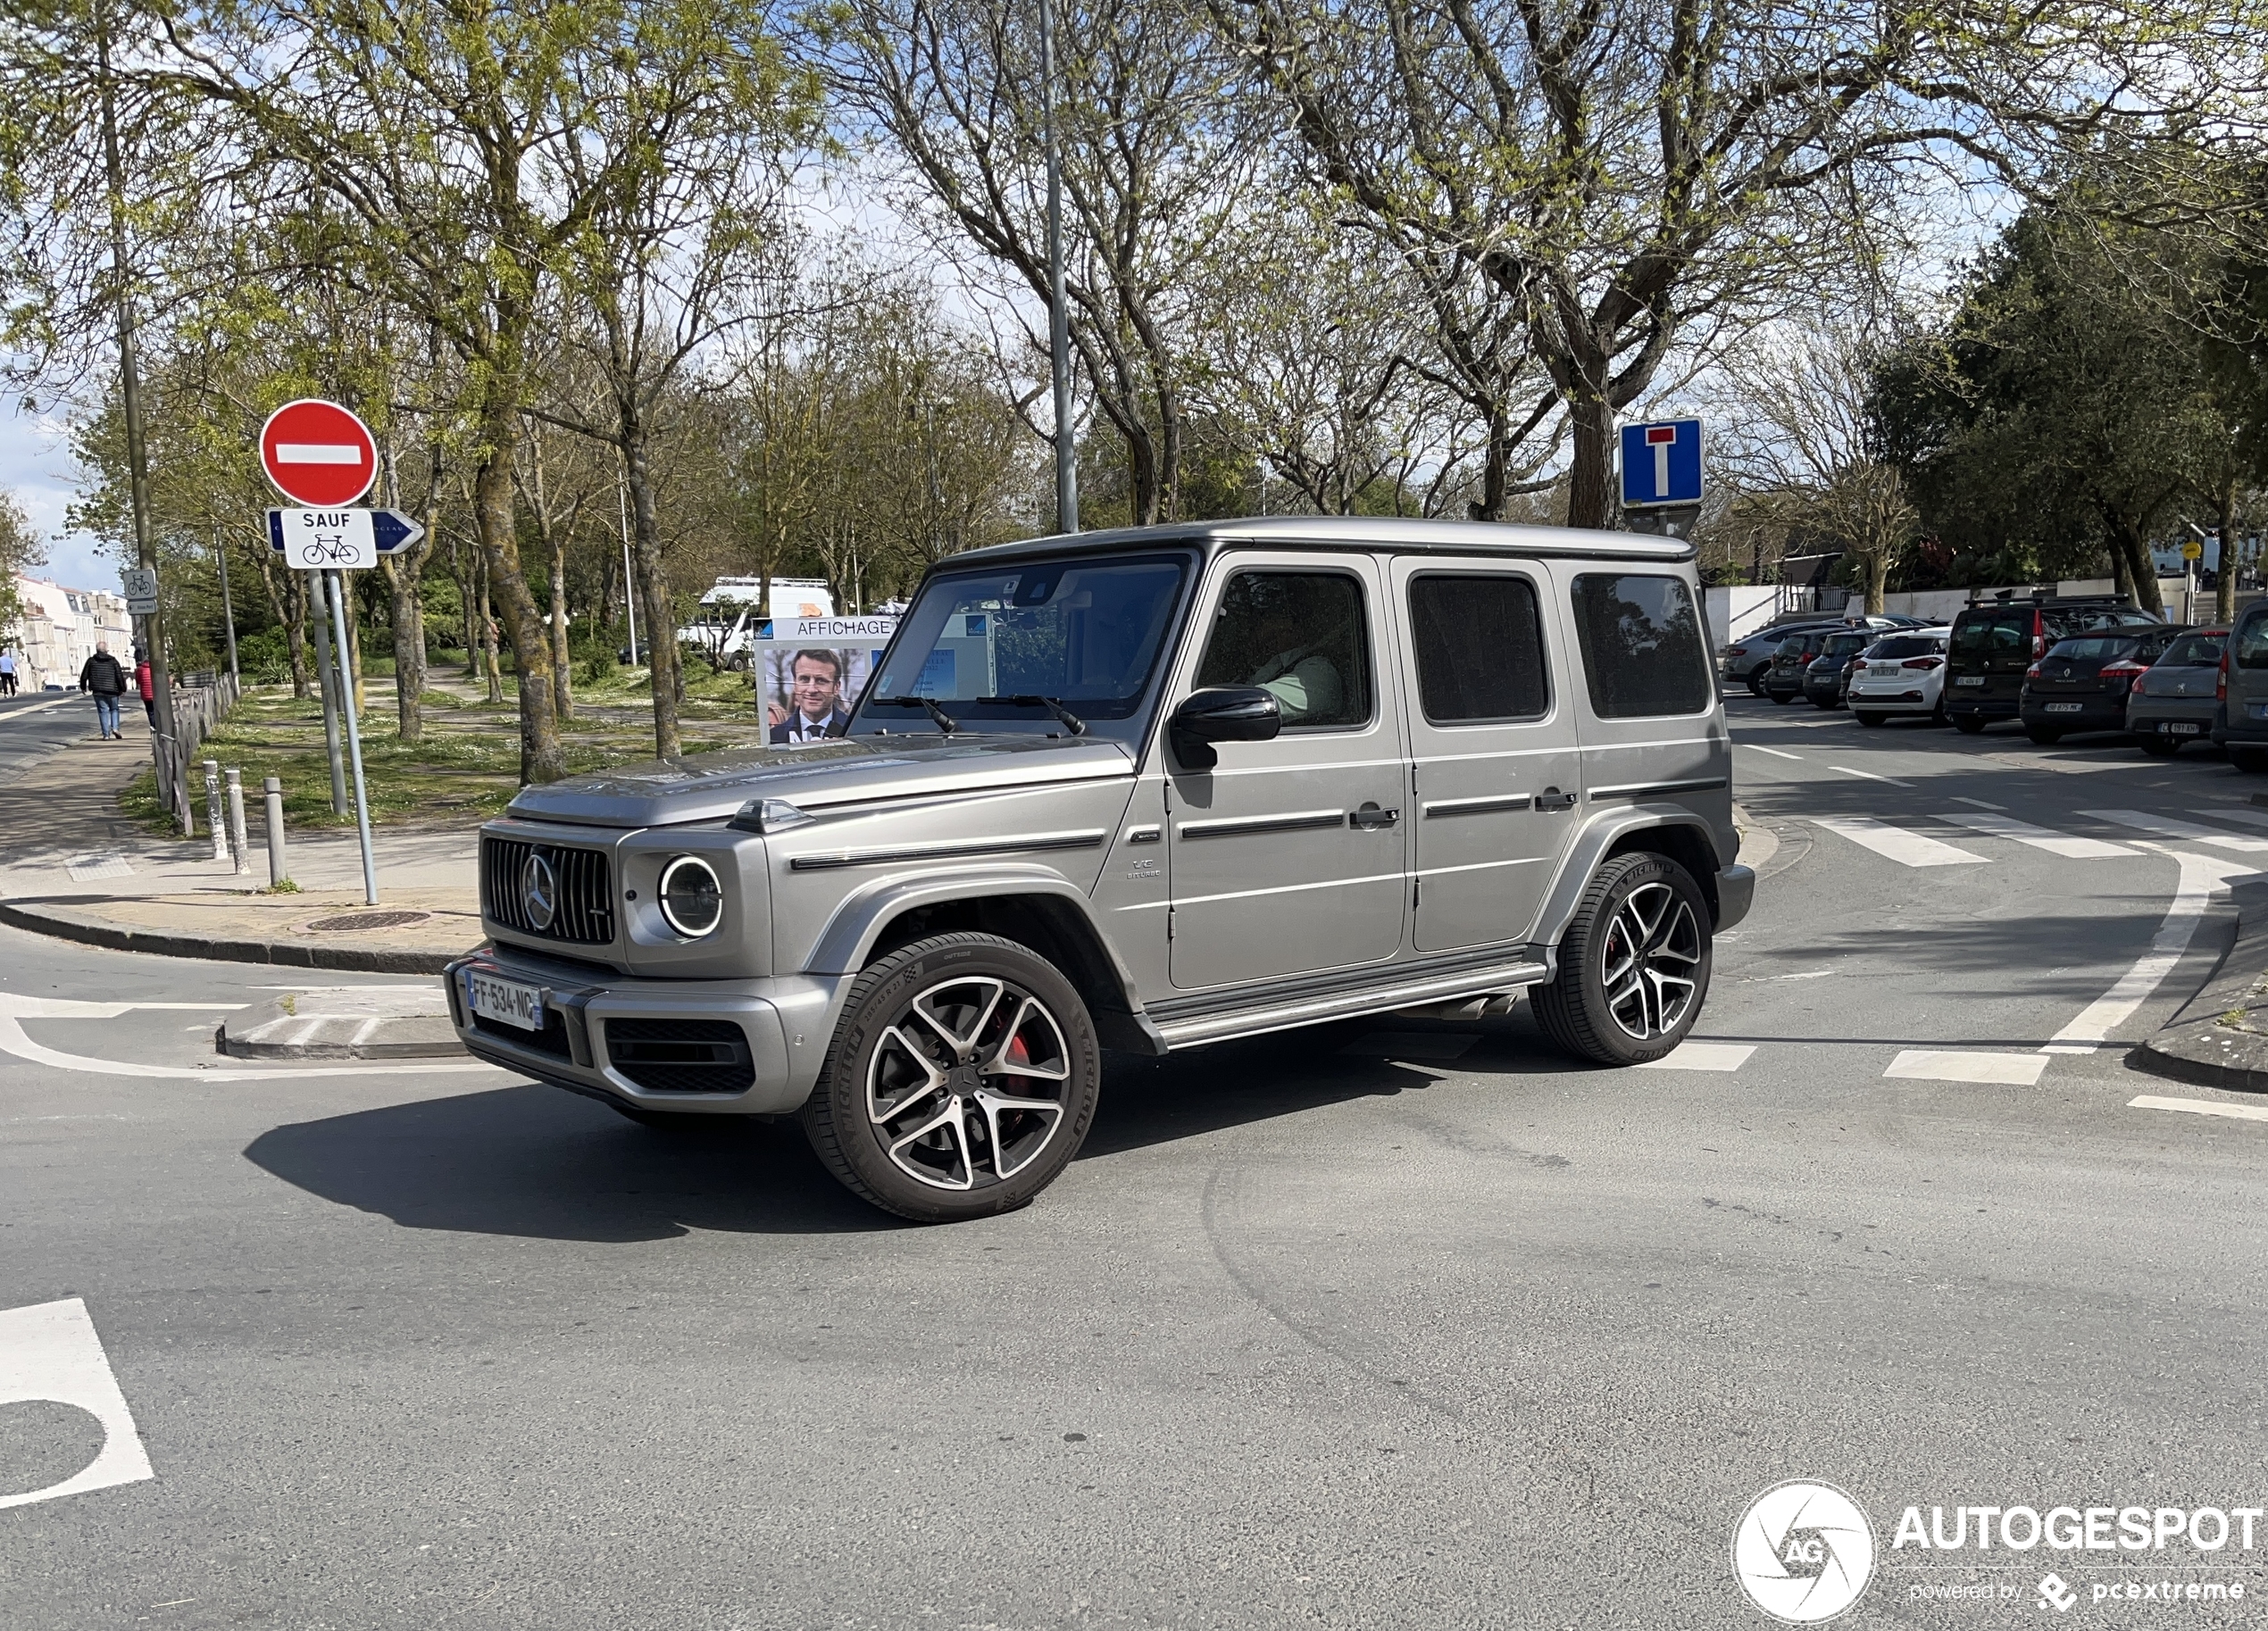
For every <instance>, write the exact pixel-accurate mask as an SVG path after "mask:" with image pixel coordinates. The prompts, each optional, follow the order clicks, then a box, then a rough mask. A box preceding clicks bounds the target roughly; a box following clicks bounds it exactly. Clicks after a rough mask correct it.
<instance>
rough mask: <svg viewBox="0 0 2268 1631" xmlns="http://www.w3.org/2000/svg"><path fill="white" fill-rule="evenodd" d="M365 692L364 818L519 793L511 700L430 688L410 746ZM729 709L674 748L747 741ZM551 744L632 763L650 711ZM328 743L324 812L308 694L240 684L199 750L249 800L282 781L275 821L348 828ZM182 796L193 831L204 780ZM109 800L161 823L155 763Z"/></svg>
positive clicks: (428, 815) (384, 702) (463, 806)
mask: <svg viewBox="0 0 2268 1631" xmlns="http://www.w3.org/2000/svg"><path fill="white" fill-rule="evenodd" d="M732 678H738V677H737V676H734V677H732ZM365 696H366V701H367V703H368V706H367V707H366V708H365V709H364V711H363V715H362V719H361V724H362V736H363V776H364V778H365V781H366V784H367V786H368V788H369V793H370V804H371V823H372V824H373V825H374V826H381V827H386V826H406V825H415V824H427V825H430V824H435V823H446V824H447V825H451V826H458V825H467V824H471V823H473V822H478V821H481V820H487V819H488V817H490V816H493V815H497V814H500V813H502V811H504V807H505V806H506V805H507V804H509V803H511V802H512V800H513V795H515V794H517V793H518V792H519V791H520V732H519V728H518V725H517V715H518V712H519V703H518V700H517V698H507V699H506V700H505V702H504V703H502V704H497V703H488V702H485V701H482V702H467V701H466V700H465V699H464V698H463V697H462V696H459V695H453V694H451V693H448V692H442V691H429V692H427V693H425V704H426V708H427V709H428V712H427V715H426V718H425V728H424V732H423V736H422V739H421V740H420V741H417V742H414V743H411V742H404V741H402V740H401V739H400V738H399V737H398V736H396V734H395V731H396V720H395V710H394V695H393V691H392V687H370V688H369V689H368V690H367V691H366V693H365ZM689 717H690V716H689ZM737 717H738V720H739V721H740V723H741V724H742V726H743V727H744V729H743V731H742V732H741V733H740V734H738V735H737V736H736V735H730V734H725V735H720V734H716V733H714V732H708V733H704V734H703V735H701V736H688V737H687V739H686V744H685V751H686V752H687V753H713V752H715V751H717V750H718V749H721V748H727V747H735V746H739V745H744V744H746V742H748V741H750V740H752V739H754V738H755V736H756V735H757V734H758V733H757V732H756V730H755V725H754V722H753V720H752V719H751V716H750V712H749V711H748V710H746V708H745V706H744V708H743V709H742V710H741V711H740V712H739V713H738V716H737ZM562 747H563V753H564V756H565V759H566V761H567V770H568V773H569V774H570V775H580V774H581V773H583V772H585V771H589V770H605V769H608V768H610V767H612V766H615V765H621V764H628V763H635V762H638V761H644V760H648V759H651V758H652V757H653V756H654V733H653V726H652V723H651V722H650V719H640V718H638V717H637V716H636V715H635V714H632V715H630V717H628V718H616V719H608V720H591V719H587V718H579V719H576V720H571V721H570V722H568V723H567V725H566V726H565V727H564V728H563V731H562ZM339 751H340V757H341V761H342V769H343V770H345V773H346V787H347V800H346V803H347V808H346V811H344V812H343V813H342V812H340V811H335V810H333V809H332V808H331V802H330V767H329V758H328V756H327V754H326V753H325V749H324V743H323V726H322V704H321V702H320V700H319V699H317V698H316V697H314V696H312V695H310V696H305V697H295V696H294V695H292V694H291V689H290V687H288V686H271V687H256V688H254V689H251V690H248V691H246V694H245V695H244V698H243V700H242V701H240V702H239V703H238V705H237V707H236V708H235V709H234V710H233V711H231V712H230V713H229V717H228V718H227V719H226V720H222V721H221V725H220V726H219V727H218V728H216V729H215V730H214V731H213V734H212V735H211V736H207V737H206V738H205V741H204V747H203V748H202V749H201V750H200V752H199V753H198V757H199V758H201V759H213V760H217V761H219V762H220V763H221V765H223V766H234V767H237V768H238V769H240V770H242V771H243V773H244V784H245V788H246V793H247V794H248V795H252V796H254V797H256V796H257V795H258V792H259V789H260V787H261V785H262V783H263V780H264V779H265V778H268V777H271V776H273V777H274V778H277V780H278V781H279V782H280V783H281V784H282V785H283V806H284V825H285V827H286V828H305V829H311V830H317V831H321V830H326V829H338V828H352V827H353V826H354V770H353V767H352V765H351V763H349V762H347V761H346V743H345V740H344V733H343V732H342V733H341V741H340V745H339ZM191 796H192V798H193V800H194V801H195V803H196V810H197V820H198V823H199V825H200V827H201V826H202V825H203V823H204V788H203V786H200V785H193V786H192V787H191ZM119 804H120V808H121V810H122V811H124V812H125V813H126V814H127V815H128V816H129V817H130V818H132V819H133V820H136V821H138V822H139V823H140V824H141V825H143V826H145V827H146V828H149V829H151V830H152V831H157V832H163V831H168V830H170V829H171V820H169V818H168V815H167V812H166V811H164V810H163V809H162V808H161V807H160V806H159V803H158V799H157V789H156V772H155V771H154V770H145V771H144V772H143V773H142V774H141V775H140V776H138V777H137V778H135V780H134V781H133V782H132V783H130V784H129V786H127V787H126V789H125V790H124V792H123V793H122V794H121V795H120V799H119Z"/></svg>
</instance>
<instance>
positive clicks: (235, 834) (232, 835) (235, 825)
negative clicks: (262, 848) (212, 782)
mask: <svg viewBox="0 0 2268 1631" xmlns="http://www.w3.org/2000/svg"><path fill="white" fill-rule="evenodd" d="M228 777H229V857H230V858H231V859H232V860H234V861H236V863H237V876H238V878H242V877H243V876H244V875H245V874H246V873H247V872H249V871H251V870H252V856H251V854H250V853H248V852H249V851H250V849H251V847H252V846H251V845H250V844H249V843H247V842H246V838H245V833H244V772H243V771H242V770H238V768H237V767H236V766H235V765H230V766H229V770H228Z"/></svg>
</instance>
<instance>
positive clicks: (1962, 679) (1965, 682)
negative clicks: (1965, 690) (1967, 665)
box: [1953, 674, 1985, 686]
mask: <svg viewBox="0 0 2268 1631" xmlns="http://www.w3.org/2000/svg"><path fill="white" fill-rule="evenodd" d="M1984 682H1985V677H1984V676H1983V675H1981V674H1962V675H1958V676H1956V677H1955V679H1954V681H1953V683H1954V684H1955V685H1956V686H1980V685H1982V684H1984Z"/></svg>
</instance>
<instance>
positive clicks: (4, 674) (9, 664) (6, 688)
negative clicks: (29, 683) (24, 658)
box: [0, 652, 16, 696]
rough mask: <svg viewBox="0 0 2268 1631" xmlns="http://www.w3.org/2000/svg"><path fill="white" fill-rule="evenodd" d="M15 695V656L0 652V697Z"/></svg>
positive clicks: (10, 653)
mask: <svg viewBox="0 0 2268 1631" xmlns="http://www.w3.org/2000/svg"><path fill="white" fill-rule="evenodd" d="M15 694H16V654H15V653H13V652H0V696H13V695H15Z"/></svg>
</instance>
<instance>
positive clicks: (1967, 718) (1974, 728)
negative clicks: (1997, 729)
mask: <svg viewBox="0 0 2268 1631" xmlns="http://www.w3.org/2000/svg"><path fill="white" fill-rule="evenodd" d="M1953 728H1954V729H1955V730H1957V731H1959V732H1960V733H1961V734H1962V735H1963V736H1975V735H1976V734H1977V733H1978V732H1979V731H1980V730H1982V729H1983V728H1985V720H1984V715H1982V714H1981V713H1956V714H1955V715H1954V716H1953Z"/></svg>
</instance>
